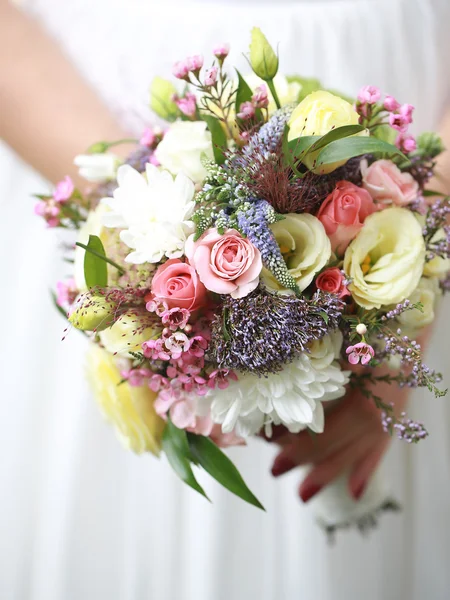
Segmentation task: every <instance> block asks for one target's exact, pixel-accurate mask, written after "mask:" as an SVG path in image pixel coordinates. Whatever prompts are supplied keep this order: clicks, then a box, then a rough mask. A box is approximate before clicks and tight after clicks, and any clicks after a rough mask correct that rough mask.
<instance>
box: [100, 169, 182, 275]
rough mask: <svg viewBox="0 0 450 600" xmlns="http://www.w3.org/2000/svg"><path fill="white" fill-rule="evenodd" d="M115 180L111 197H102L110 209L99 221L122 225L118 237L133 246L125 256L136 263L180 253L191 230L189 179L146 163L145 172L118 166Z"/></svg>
mask: <svg viewBox="0 0 450 600" xmlns="http://www.w3.org/2000/svg"><path fill="white" fill-rule="evenodd" d="M117 183H118V187H117V189H116V190H115V191H114V193H113V196H114V197H113V198H103V200H102V202H103V203H105V204H106V205H107V206H109V208H110V209H111V212H110V213H108V214H106V215H104V217H103V224H104V225H105V226H106V227H118V228H120V229H123V231H121V232H120V239H121V240H122V241H123V242H124V243H125V244H126V245H127V246H128V247H129V248H132V249H133V250H134V252H131V253H130V254H129V255H128V256H127V257H126V259H125V260H126V261H127V262H130V263H133V264H137V265H139V264H142V263H145V262H150V263H156V262H159V261H160V260H161V259H162V257H163V256H167V258H178V257H180V256H182V255H183V252H184V244H185V242H186V239H187V237H188V236H189V235H190V234H191V233H192V231H193V223H192V221H190V220H189V218H190V217H191V215H192V211H193V209H194V202H193V197H194V184H193V183H192V181H191V180H190V179H189V178H188V177H186V176H185V175H183V174H182V173H180V174H178V175H177V177H176V178H175V179H173V177H172V175H171V174H170V173H168V172H167V171H162V170H159V169H158V168H157V167H155V166H154V165H151V164H147V166H146V174H145V175H143V174H140V173H139V172H138V171H136V170H135V169H133V168H132V167H130V166H129V165H123V166H121V167H120V168H119V170H118V173H117Z"/></svg>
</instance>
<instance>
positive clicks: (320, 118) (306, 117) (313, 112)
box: [288, 90, 368, 173]
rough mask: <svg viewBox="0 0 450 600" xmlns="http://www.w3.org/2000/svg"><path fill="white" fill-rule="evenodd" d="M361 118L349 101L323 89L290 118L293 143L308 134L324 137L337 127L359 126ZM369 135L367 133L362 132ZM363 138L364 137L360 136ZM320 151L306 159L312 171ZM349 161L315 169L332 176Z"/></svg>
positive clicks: (313, 93)
mask: <svg viewBox="0 0 450 600" xmlns="http://www.w3.org/2000/svg"><path fill="white" fill-rule="evenodd" d="M358 122H359V115H358V113H357V112H356V111H355V109H354V108H353V106H352V105H351V104H350V102H347V100H343V99H342V98H340V97H339V96H335V95H334V94H331V93H330V92H325V91H323V90H319V91H317V92H312V93H311V94H309V95H308V96H306V98H305V99H304V100H302V101H301V102H300V104H299V105H298V106H297V108H296V109H295V110H294V112H293V113H292V115H291V118H290V119H289V123H288V125H289V136H288V139H289V140H295V139H296V138H298V137H303V136H306V135H317V136H322V135H325V134H326V133H328V132H329V131H331V130H332V129H334V128H336V127H343V126H344V125H357V124H358ZM362 134H363V135H368V132H367V131H364V132H362ZM360 135H361V134H360ZM317 155H318V152H313V153H311V154H310V155H307V156H306V157H305V160H304V163H305V165H306V166H307V167H308V168H309V169H312V168H313V166H314V162H315V160H316V159H317ZM344 163H345V161H341V162H336V163H332V164H329V165H324V166H322V167H320V169H319V168H317V169H314V172H317V173H331V171H334V170H335V169H337V168H338V167H340V166H341V165H343V164H344Z"/></svg>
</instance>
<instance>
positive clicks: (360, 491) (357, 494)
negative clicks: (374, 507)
mask: <svg viewBox="0 0 450 600" xmlns="http://www.w3.org/2000/svg"><path fill="white" fill-rule="evenodd" d="M366 485H367V482H366V481H363V482H362V483H361V484H360V485H359V487H357V488H356V489H355V490H354V492H353V498H354V499H355V500H359V499H360V498H361V497H362V496H363V494H364V492H365V491H366Z"/></svg>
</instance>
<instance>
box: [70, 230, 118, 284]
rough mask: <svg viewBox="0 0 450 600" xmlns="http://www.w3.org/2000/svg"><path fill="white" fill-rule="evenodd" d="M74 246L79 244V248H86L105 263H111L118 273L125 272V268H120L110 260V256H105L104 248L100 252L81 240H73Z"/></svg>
mask: <svg viewBox="0 0 450 600" xmlns="http://www.w3.org/2000/svg"><path fill="white" fill-rule="evenodd" d="M91 237H96V236H91ZM100 243H101V242H100ZM75 246H79V247H80V248H83V250H86V252H89V253H90V254H93V255H94V256H96V257H97V258H99V259H100V260H102V261H104V262H105V263H108V265H112V266H113V267H115V268H116V269H117V270H118V271H119V273H120V274H121V275H123V274H124V273H125V270H124V269H122V267H121V266H120V265H118V264H117V263H115V262H114V261H113V260H111V259H110V258H108V257H107V256H105V254H104V252H105V251H104V250H103V254H102V253H101V252H97V251H96V250H95V249H94V248H93V247H92V246H89V244H88V245H87V246H86V244H82V243H81V242H75Z"/></svg>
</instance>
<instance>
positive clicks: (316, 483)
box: [272, 385, 408, 502]
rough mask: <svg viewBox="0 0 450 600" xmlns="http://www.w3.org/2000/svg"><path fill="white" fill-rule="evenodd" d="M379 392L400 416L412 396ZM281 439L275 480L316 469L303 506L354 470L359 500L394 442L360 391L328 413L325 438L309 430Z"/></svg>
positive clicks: (306, 483)
mask: <svg viewBox="0 0 450 600" xmlns="http://www.w3.org/2000/svg"><path fill="white" fill-rule="evenodd" d="M380 388H381V389H383V394H382V395H383V399H384V400H385V401H386V402H390V401H393V402H394V404H395V409H396V412H397V411H398V412H401V411H402V410H403V407H404V406H405V404H406V400H407V393H408V391H407V390H400V389H398V388H397V387H394V386H392V387H391V386H384V385H380ZM377 393H379V390H378V389H377ZM276 434H277V435H276V437H275V439H274V441H276V443H278V444H279V445H280V446H281V447H282V450H281V452H280V453H279V454H278V455H277V457H276V458H275V461H274V463H273V467H272V474H273V475H274V476H275V477H278V476H280V475H283V474H284V473H287V472H288V471H291V470H292V469H294V468H295V467H297V466H300V465H307V464H312V465H313V467H312V469H311V471H310V473H309V474H308V475H307V477H306V478H305V479H304V480H303V482H302V483H301V485H300V488H299V495H300V497H301V499H302V500H303V502H308V500H310V499H311V498H312V497H313V496H315V495H316V494H317V493H318V492H319V491H320V490H321V489H322V488H323V487H324V486H326V485H327V484H329V483H331V482H332V481H333V480H334V479H336V478H337V477H339V475H341V473H342V472H344V471H346V470H349V481H348V487H349V491H350V494H351V495H352V496H353V498H355V500H357V499H359V498H360V497H361V496H362V494H363V493H364V490H365V488H366V486H367V483H368V481H369V479H370V477H371V475H372V474H373V472H374V471H375V469H376V467H377V465H378V463H379V462H380V460H381V458H382V456H383V455H384V453H385V452H386V450H387V447H388V445H389V442H390V439H391V438H390V436H389V434H387V433H385V432H384V430H383V426H382V424H381V414H380V410H379V409H377V408H376V406H375V404H374V402H373V400H370V399H367V398H366V397H364V396H363V395H362V393H361V392H360V391H359V390H351V391H349V393H348V394H347V396H345V398H343V399H342V400H340V401H339V402H338V403H337V404H336V405H335V406H334V407H333V408H331V409H330V410H329V412H327V414H326V419H325V430H324V432H323V433H321V434H320V435H314V434H311V433H309V432H307V431H302V432H301V433H299V434H291V433H287V432H286V430H284V431H283V432H280V431H279V430H278V431H277V432H276Z"/></svg>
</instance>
